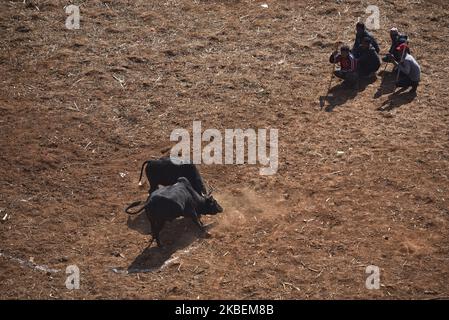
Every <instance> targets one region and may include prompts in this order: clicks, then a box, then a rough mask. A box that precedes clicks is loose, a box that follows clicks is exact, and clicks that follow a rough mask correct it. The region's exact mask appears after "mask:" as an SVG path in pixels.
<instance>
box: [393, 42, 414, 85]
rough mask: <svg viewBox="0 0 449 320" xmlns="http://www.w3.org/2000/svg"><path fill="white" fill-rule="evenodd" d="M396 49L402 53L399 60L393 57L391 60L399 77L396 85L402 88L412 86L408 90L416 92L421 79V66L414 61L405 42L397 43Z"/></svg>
mask: <svg viewBox="0 0 449 320" xmlns="http://www.w3.org/2000/svg"><path fill="white" fill-rule="evenodd" d="M396 50H398V51H399V52H401V55H402V59H401V61H400V62H397V61H395V60H394V59H393V60H392V62H393V63H394V65H395V66H397V67H398V68H399V77H398V81H397V82H396V87H400V88H404V89H407V88H408V87H412V88H411V90H410V92H412V93H416V89H417V88H418V85H419V82H420V81H421V67H420V66H419V64H418V62H416V60H415V58H413V56H412V55H411V54H409V53H408V47H407V45H406V44H405V43H403V44H401V45H399V46H398V47H397V48H396Z"/></svg>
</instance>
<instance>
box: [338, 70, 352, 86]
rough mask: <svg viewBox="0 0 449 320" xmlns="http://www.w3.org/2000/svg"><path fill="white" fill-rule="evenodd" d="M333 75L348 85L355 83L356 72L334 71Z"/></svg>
mask: <svg viewBox="0 0 449 320" xmlns="http://www.w3.org/2000/svg"><path fill="white" fill-rule="evenodd" d="M334 74H335V76H336V77H337V78H340V79H343V80H344V81H346V82H348V83H355V82H356V81H357V73H356V72H350V71H342V70H336V71H335V72H334Z"/></svg>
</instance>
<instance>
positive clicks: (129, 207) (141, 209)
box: [125, 200, 149, 215]
mask: <svg viewBox="0 0 449 320" xmlns="http://www.w3.org/2000/svg"><path fill="white" fill-rule="evenodd" d="M148 202H149V200H148V201H145V202H143V201H134V202H133V203H131V204H130V205H129V206H127V207H126V208H125V212H126V213H127V214H130V215H134V214H138V213H139V212H142V211H143V210H144V209H145V206H146V205H147V204H148ZM142 203H143V205H142ZM140 205H142V207H141V208H140V209H139V210H137V211H134V212H132V211H129V209H131V208H134V207H137V206H140Z"/></svg>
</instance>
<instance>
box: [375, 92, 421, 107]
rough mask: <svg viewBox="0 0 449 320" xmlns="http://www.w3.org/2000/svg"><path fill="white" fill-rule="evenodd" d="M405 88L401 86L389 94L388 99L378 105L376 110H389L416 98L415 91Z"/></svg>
mask: <svg viewBox="0 0 449 320" xmlns="http://www.w3.org/2000/svg"><path fill="white" fill-rule="evenodd" d="M405 90H406V89H404V88H401V89H400V90H398V91H396V92H394V93H392V94H390V95H389V96H388V99H387V100H386V101H385V102H384V103H382V106H380V107H379V108H378V109H377V110H379V111H391V110H393V109H395V108H399V107H400V106H403V105H405V104H408V103H410V102H412V101H413V100H414V99H415V98H416V92H410V91H407V92H405Z"/></svg>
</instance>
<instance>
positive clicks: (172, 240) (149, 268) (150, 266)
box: [127, 212, 213, 273]
mask: <svg viewBox="0 0 449 320" xmlns="http://www.w3.org/2000/svg"><path fill="white" fill-rule="evenodd" d="M127 225H128V227H129V228H131V229H133V230H135V231H138V232H139V233H141V234H145V235H148V242H149V241H150V239H151V235H150V231H151V226H150V223H149V221H148V219H147V217H146V214H145V212H142V213H141V214H139V215H136V216H130V217H128V221H127ZM205 227H206V230H209V229H210V228H211V227H213V223H211V224H209V225H207V226H205ZM200 236H201V232H200V230H199V229H198V227H197V226H195V225H194V223H193V221H191V219H186V218H178V219H175V220H173V221H170V222H166V224H165V226H164V228H163V229H162V231H161V233H160V239H161V242H162V245H163V247H162V248H160V247H158V246H157V245H156V241H154V242H153V244H152V245H151V246H148V247H147V248H145V249H144V250H143V251H142V252H141V253H140V254H139V255H138V256H137V257H136V258H135V259H134V261H133V262H132V263H131V264H130V265H129V267H128V273H139V272H153V271H157V270H159V269H160V268H161V267H162V266H163V265H164V263H165V262H167V261H168V260H169V259H170V257H171V256H172V255H173V254H174V253H175V252H177V251H179V250H183V249H185V248H187V247H189V246H190V245H191V244H192V243H193V242H195V240H197V239H198V238H199V237H200Z"/></svg>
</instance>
